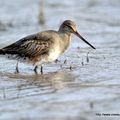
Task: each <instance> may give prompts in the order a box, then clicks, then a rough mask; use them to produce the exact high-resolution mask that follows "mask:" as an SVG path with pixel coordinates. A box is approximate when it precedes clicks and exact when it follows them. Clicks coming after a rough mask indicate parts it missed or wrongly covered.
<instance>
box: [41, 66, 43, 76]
mask: <svg viewBox="0 0 120 120" xmlns="http://www.w3.org/2000/svg"><path fill="white" fill-rule="evenodd" d="M40 72H41V74H43V66H42V65H41V68H40Z"/></svg>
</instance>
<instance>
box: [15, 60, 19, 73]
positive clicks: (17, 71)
mask: <svg viewBox="0 0 120 120" xmlns="http://www.w3.org/2000/svg"><path fill="white" fill-rule="evenodd" d="M15 73H19V69H18V62H17V64H16V71H15Z"/></svg>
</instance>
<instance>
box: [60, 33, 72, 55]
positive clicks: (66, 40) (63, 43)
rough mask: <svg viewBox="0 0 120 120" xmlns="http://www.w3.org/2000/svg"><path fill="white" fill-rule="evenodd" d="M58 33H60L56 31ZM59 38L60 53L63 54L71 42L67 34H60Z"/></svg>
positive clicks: (69, 34) (69, 35)
mask: <svg viewBox="0 0 120 120" xmlns="http://www.w3.org/2000/svg"><path fill="white" fill-rule="evenodd" d="M58 32H60V31H58ZM60 37H61V48H62V49H61V50H62V51H61V53H64V52H65V50H66V49H67V48H68V47H69V45H70V42H71V33H68V32H63V31H62V32H60Z"/></svg>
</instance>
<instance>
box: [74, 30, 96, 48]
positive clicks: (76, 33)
mask: <svg viewBox="0 0 120 120" xmlns="http://www.w3.org/2000/svg"><path fill="white" fill-rule="evenodd" d="M75 35H77V36H78V37H79V38H80V39H81V40H83V41H84V42H85V43H86V44H88V45H89V46H91V47H92V48H93V49H96V48H95V47H94V46H93V45H91V44H90V43H89V42H88V41H87V40H85V39H84V38H83V37H82V36H81V35H80V34H79V33H78V32H77V31H76V32H75Z"/></svg>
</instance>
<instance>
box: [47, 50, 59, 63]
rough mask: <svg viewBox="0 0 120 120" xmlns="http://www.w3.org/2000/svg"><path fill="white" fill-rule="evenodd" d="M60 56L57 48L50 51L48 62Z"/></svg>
mask: <svg viewBox="0 0 120 120" xmlns="http://www.w3.org/2000/svg"><path fill="white" fill-rule="evenodd" d="M60 54H61V52H60V50H59V48H57V49H53V50H51V51H50V52H49V55H48V58H47V60H48V62H52V61H55V60H56V59H57V58H58V57H59V56H60Z"/></svg>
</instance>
